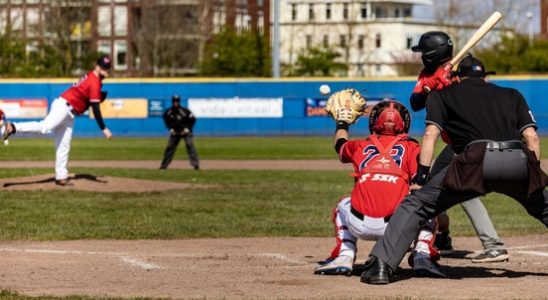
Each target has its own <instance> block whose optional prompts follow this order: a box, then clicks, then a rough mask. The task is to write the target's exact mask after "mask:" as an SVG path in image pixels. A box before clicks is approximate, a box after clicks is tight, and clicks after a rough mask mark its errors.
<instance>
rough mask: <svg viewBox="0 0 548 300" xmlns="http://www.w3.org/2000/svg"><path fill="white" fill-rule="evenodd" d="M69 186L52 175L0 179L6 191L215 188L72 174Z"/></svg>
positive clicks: (120, 190)
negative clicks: (58, 183) (58, 182)
mask: <svg viewBox="0 0 548 300" xmlns="http://www.w3.org/2000/svg"><path fill="white" fill-rule="evenodd" d="M69 184H70V185H66V186H59V185H57V184H55V176H54V175H52V174H46V175H37V176H30V177H18V178H4V179H0V186H1V187H2V189H4V190H81V191H90V192H133V193H140V192H153V191H165V190H177V189H190V188H211V187H213V186H212V185H204V184H190V183H179V182H166V181H153V180H143V179H133V178H123V177H110V176H94V175H90V174H74V175H72V174H71V176H69Z"/></svg>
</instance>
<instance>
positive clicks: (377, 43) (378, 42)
mask: <svg viewBox="0 0 548 300" xmlns="http://www.w3.org/2000/svg"><path fill="white" fill-rule="evenodd" d="M375 47H376V48H380V47H381V34H380V33H377V34H375Z"/></svg>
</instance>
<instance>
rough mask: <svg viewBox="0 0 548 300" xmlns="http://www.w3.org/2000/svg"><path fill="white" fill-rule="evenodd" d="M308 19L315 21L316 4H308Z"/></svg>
mask: <svg viewBox="0 0 548 300" xmlns="http://www.w3.org/2000/svg"><path fill="white" fill-rule="evenodd" d="M308 19H309V20H314V4H312V3H310V4H308Z"/></svg>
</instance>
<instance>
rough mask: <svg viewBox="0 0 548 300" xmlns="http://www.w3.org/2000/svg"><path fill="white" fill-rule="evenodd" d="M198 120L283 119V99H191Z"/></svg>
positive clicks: (191, 108) (189, 102)
mask: <svg viewBox="0 0 548 300" xmlns="http://www.w3.org/2000/svg"><path fill="white" fill-rule="evenodd" d="M188 108H189V109H190V110H191V111H192V112H193V113H194V115H196V117H197V118H282V117H283V98H238V97H234V98H189V99H188Z"/></svg>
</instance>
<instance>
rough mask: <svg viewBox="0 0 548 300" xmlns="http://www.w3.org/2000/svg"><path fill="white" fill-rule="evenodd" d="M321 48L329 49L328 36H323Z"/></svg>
mask: <svg viewBox="0 0 548 300" xmlns="http://www.w3.org/2000/svg"><path fill="white" fill-rule="evenodd" d="M323 47H324V48H329V35H327V34H324V36H323Z"/></svg>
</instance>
